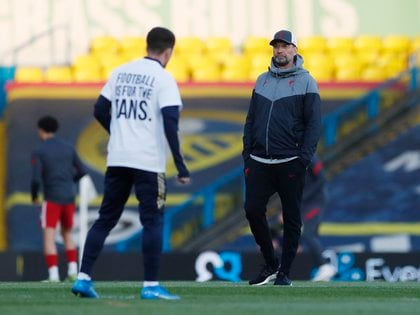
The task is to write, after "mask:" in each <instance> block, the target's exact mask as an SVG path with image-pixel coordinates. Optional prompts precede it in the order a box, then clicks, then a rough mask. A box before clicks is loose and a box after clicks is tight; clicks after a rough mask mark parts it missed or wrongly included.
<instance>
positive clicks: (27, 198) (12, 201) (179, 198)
mask: <svg viewBox="0 0 420 315" xmlns="http://www.w3.org/2000/svg"><path fill="white" fill-rule="evenodd" d="M40 197H41V199H42V196H40ZM102 198H103V196H102V195H99V196H98V197H97V198H96V199H94V200H93V201H92V202H91V203H90V205H91V206H92V207H99V206H100V205H101V202H102ZM189 198H190V195H189V194H168V195H167V196H166V205H168V206H173V205H177V204H180V203H182V202H184V201H185V200H188V199H189ZM78 202H79V198H77V200H76V203H78ZM18 205H20V206H31V205H32V202H31V195H30V194H29V193H25V192H15V193H13V194H12V195H11V196H9V197H8V198H7V200H6V207H5V208H6V209H7V210H10V209H12V208H13V207H15V206H18ZM126 205H127V206H128V207H136V206H137V205H138V202H137V199H136V197H135V196H134V195H131V196H130V198H128V201H127V204H126Z"/></svg>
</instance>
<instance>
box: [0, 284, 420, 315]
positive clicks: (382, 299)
mask: <svg viewBox="0 0 420 315" xmlns="http://www.w3.org/2000/svg"><path fill="white" fill-rule="evenodd" d="M162 284H163V285H165V286H166V287H167V288H168V289H169V290H170V291H171V292H173V293H175V294H179V295H180V296H181V300H180V301H162V300H159V301H145V300H141V299H140V298H139V290H140V285H141V283H138V282H96V283H95V287H96V290H97V292H98V294H99V295H100V297H101V298H100V299H98V300H94V299H82V298H79V297H75V296H74V295H73V294H72V293H71V292H70V288H71V285H72V284H71V283H57V284H52V283H42V282H2V283H0V314H5V315H6V314H7V315H17V314H19V315H21V314H32V315H37V314H40V315H41V314H42V315H53V314H60V315H64V314H74V315H85V314H86V315H88V314H92V315H108V314H118V315H131V314H136V315H141V314H145V315H153V314H162V315H166V314H171V315H178V314H179V315H181V314H182V315H189V314H199V315H207V314H208V315H219V314H220V315H222V314H226V315H236V314H252V315H262V314H271V315H274V314H293V315H299V314H309V315H316V314H322V315H327V314H339V315H345V314H352V315H353V314H356V315H361V314H398V315H402V314H410V315H412V314H420V282H410V283H408V282H406V283H401V282H398V283H386V282H353V283H349V282H331V283H312V282H307V281H294V282H293V286H292V287H277V286H273V285H272V284H269V285H266V286H262V287H251V286H249V285H248V284H247V283H245V282H240V283H229V282H215V281H214V282H206V283H196V282H181V281H175V282H162Z"/></svg>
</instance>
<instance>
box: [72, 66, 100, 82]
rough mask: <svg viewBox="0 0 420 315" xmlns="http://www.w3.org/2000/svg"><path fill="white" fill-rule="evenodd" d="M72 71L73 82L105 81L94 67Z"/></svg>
mask: <svg viewBox="0 0 420 315" xmlns="http://www.w3.org/2000/svg"><path fill="white" fill-rule="evenodd" d="M73 71H74V81H75V82H100V81H103V80H104V79H105V76H104V75H103V74H102V72H101V71H100V70H99V69H98V68H96V67H94V68H75V69H74V70H73Z"/></svg>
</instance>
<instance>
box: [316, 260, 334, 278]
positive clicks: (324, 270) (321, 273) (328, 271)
mask: <svg viewBox="0 0 420 315" xmlns="http://www.w3.org/2000/svg"><path fill="white" fill-rule="evenodd" d="M336 273H337V270H336V269H335V267H334V266H333V265H331V264H323V265H321V266H319V269H318V272H317V273H316V275H315V277H313V279H312V281H330V280H331V279H332V278H333V277H334V276H335V274H336Z"/></svg>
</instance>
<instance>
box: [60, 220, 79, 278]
mask: <svg viewBox="0 0 420 315" xmlns="http://www.w3.org/2000/svg"><path fill="white" fill-rule="evenodd" d="M71 232H72V230H71V229H65V228H63V229H62V230H61V236H62V237H63V241H64V248H65V250H66V257H67V279H68V280H70V281H74V280H76V278H77V250H76V245H75V244H74V241H73V238H72V233H71Z"/></svg>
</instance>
